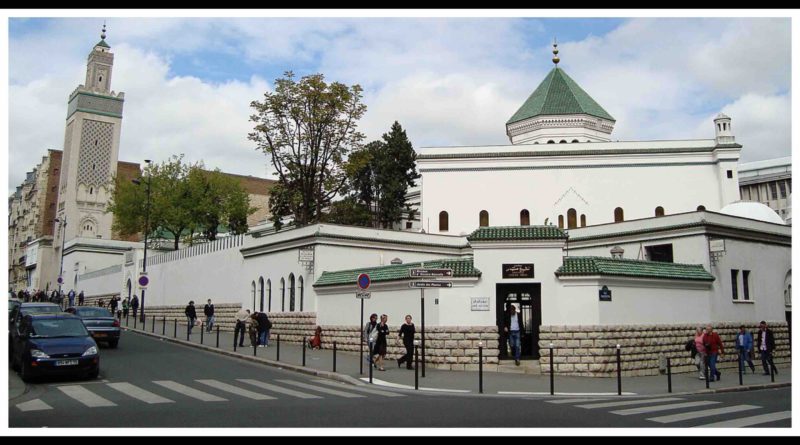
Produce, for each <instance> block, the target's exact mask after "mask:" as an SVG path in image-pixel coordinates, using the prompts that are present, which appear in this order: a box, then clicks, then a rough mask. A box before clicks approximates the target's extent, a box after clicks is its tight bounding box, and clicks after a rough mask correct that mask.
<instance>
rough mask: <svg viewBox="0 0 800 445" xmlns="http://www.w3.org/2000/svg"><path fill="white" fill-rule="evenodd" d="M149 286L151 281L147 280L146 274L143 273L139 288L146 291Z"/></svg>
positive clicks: (140, 276) (140, 277)
mask: <svg viewBox="0 0 800 445" xmlns="http://www.w3.org/2000/svg"><path fill="white" fill-rule="evenodd" d="M148 284H150V279H149V278H147V274H146V273H144V272H142V273H141V274H140V275H139V287H140V288H142V289H146V288H147V285H148Z"/></svg>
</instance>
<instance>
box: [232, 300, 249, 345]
mask: <svg viewBox="0 0 800 445" xmlns="http://www.w3.org/2000/svg"><path fill="white" fill-rule="evenodd" d="M249 318H250V309H245V308H241V309H239V312H237V313H236V326H235V327H234V328H233V341H234V342H236V337H239V346H240V347H241V346H244V332H245V331H246V330H247V320H248V319H249Z"/></svg>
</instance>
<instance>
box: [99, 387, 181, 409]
mask: <svg viewBox="0 0 800 445" xmlns="http://www.w3.org/2000/svg"><path fill="white" fill-rule="evenodd" d="M108 386H110V387H111V388H114V389H116V390H117V391H119V392H121V393H123V394H125V395H128V396H131V397H133V398H134V399H137V400H141V401H142V402H144V403H149V404H154V403H175V402H174V401H173V400H170V399H167V398H164V397H161V396H159V395H158V394H153V393H152V392H150V391H146V390H144V389H142V388H139V387H138V386H134V385H131V384H130V383H126V382H120V383H109V384H108Z"/></svg>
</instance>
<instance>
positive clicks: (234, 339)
mask: <svg viewBox="0 0 800 445" xmlns="http://www.w3.org/2000/svg"><path fill="white" fill-rule="evenodd" d="M233 341H236V337H234V338H233ZM217 348H219V325H217Z"/></svg>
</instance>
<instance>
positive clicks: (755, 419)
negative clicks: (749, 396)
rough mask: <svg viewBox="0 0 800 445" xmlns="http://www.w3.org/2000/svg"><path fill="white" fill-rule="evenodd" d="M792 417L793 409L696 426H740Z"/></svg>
mask: <svg viewBox="0 0 800 445" xmlns="http://www.w3.org/2000/svg"><path fill="white" fill-rule="evenodd" d="M791 418H792V412H791V411H780V412H777V413H769V414H761V415H759V416H751V417H742V418H741V419H732V420H725V421H722V422H714V423H709V424H706V425H698V426H696V427H695V428H739V427H744V426H752V425H758V424H760V423H767V422H775V421H778V420H783V419H791Z"/></svg>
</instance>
